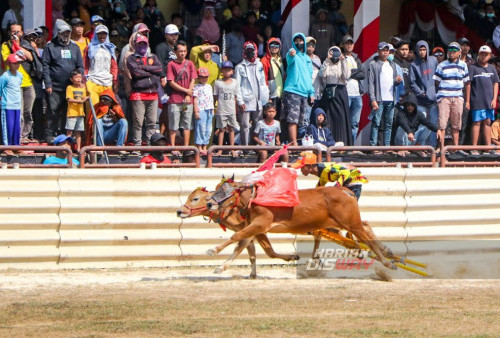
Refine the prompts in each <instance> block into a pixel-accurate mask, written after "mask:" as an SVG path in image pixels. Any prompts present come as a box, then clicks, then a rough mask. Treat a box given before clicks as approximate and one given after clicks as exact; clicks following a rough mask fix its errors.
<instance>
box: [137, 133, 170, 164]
mask: <svg viewBox="0 0 500 338" xmlns="http://www.w3.org/2000/svg"><path fill="white" fill-rule="evenodd" d="M149 144H151V145H152V146H160V147H161V146H166V145H167V138H166V137H165V136H164V135H162V134H160V133H154V134H153V135H151V138H150V139H149ZM140 163H163V164H169V163H172V162H171V161H170V159H169V158H168V157H167V156H165V155H164V154H163V151H151V152H150V153H149V155H147V156H144V157H143V158H141V162H140Z"/></svg>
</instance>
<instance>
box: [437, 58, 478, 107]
mask: <svg viewBox="0 0 500 338" xmlns="http://www.w3.org/2000/svg"><path fill="white" fill-rule="evenodd" d="M433 79H434V80H436V81H438V82H439V88H438V92H437V95H436V97H437V100H438V101H439V100H441V99H442V98H443V97H463V92H462V90H463V89H464V84H465V83H467V82H469V81H470V80H469V70H468V68H467V64H466V63H465V62H463V61H460V60H457V61H456V62H450V61H448V60H445V61H443V62H441V63H440V64H439V65H438V66H437V68H436V72H435V73H434V77H433Z"/></svg>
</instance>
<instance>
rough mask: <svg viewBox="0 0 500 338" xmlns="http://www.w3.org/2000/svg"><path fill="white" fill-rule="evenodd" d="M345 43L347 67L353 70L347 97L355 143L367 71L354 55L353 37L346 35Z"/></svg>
mask: <svg viewBox="0 0 500 338" xmlns="http://www.w3.org/2000/svg"><path fill="white" fill-rule="evenodd" d="M343 42H344V56H345V59H346V62H347V67H349V69H350V70H351V76H350V77H349V79H348V80H347V95H348V97H349V113H350V116H351V126H352V139H353V142H354V141H355V140H356V137H357V136H358V129H359V119H360V117H361V110H362V108H363V99H362V98H361V95H363V94H364V90H363V81H362V80H364V79H365V71H364V69H363V65H362V64H361V60H360V59H359V57H358V55H357V54H356V53H353V50H354V40H353V38H352V36H350V35H346V36H345V37H344V40H343Z"/></svg>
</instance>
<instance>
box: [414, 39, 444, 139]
mask: <svg viewBox="0 0 500 338" xmlns="http://www.w3.org/2000/svg"><path fill="white" fill-rule="evenodd" d="M438 63H439V62H438V60H437V59H436V57H434V56H433V55H429V45H428V44H427V42H425V41H424V40H420V41H418V42H417V44H416V45H415V60H413V62H412V63H411V66H410V85H411V90H412V92H413V93H414V94H415V95H416V97H417V103H418V105H417V110H418V111H419V112H423V113H424V114H425V116H426V117H427V119H428V120H429V121H430V122H431V123H432V124H434V125H436V126H437V124H438V118H439V110H438V107H437V101H436V86H435V83H434V79H433V75H434V73H435V72H436V68H437V66H438ZM429 144H430V145H431V146H433V147H436V145H437V137H436V133H435V132H433V133H431V134H430V136H429Z"/></svg>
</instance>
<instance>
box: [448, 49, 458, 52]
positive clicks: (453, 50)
mask: <svg viewBox="0 0 500 338" xmlns="http://www.w3.org/2000/svg"><path fill="white" fill-rule="evenodd" d="M448 52H452V53H455V52H460V49H456V48H450V49H448Z"/></svg>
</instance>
